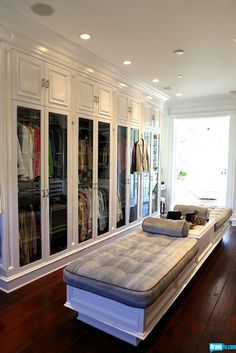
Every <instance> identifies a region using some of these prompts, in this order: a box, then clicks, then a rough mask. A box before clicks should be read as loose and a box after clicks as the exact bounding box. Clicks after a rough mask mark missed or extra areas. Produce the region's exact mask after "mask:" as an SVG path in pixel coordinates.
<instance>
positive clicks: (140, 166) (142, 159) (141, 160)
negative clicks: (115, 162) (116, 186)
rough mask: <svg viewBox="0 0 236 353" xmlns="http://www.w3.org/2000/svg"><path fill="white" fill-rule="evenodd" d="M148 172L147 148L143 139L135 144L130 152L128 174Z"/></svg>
mask: <svg viewBox="0 0 236 353" xmlns="http://www.w3.org/2000/svg"><path fill="white" fill-rule="evenodd" d="M149 171H150V163H149V155H148V148H147V145H146V143H145V141H144V139H143V138H142V139H140V140H139V141H137V142H135V144H134V147H133V150H132V159H131V168H130V173H131V174H133V173H134V172H136V173H142V172H149Z"/></svg>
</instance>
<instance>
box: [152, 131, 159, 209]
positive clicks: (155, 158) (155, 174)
mask: <svg viewBox="0 0 236 353" xmlns="http://www.w3.org/2000/svg"><path fill="white" fill-rule="evenodd" d="M159 145H160V141H159V135H158V134H153V140H152V181H151V189H152V213H155V212H157V211H158V196H159V195H158V180H159Z"/></svg>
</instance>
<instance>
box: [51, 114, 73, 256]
mask: <svg viewBox="0 0 236 353" xmlns="http://www.w3.org/2000/svg"><path fill="white" fill-rule="evenodd" d="M67 120H68V119H67V116H66V115H62V114H58V113H51V112H50V113H49V116H48V124H49V126H48V137H49V138H48V174H49V175H48V179H49V181H48V184H49V230H50V232H49V234H50V255H52V254H55V253H58V252H60V251H62V250H65V249H66V248H67V230H68V222H67V196H68V193H67V184H68V177H67V170H68V168H67ZM46 193H47V192H46ZM46 196H48V195H46Z"/></svg>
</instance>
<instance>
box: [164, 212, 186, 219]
mask: <svg viewBox="0 0 236 353" xmlns="http://www.w3.org/2000/svg"><path fill="white" fill-rule="evenodd" d="M181 216H182V212H181V211H168V213H167V216H166V218H167V219H173V220H178V219H181Z"/></svg>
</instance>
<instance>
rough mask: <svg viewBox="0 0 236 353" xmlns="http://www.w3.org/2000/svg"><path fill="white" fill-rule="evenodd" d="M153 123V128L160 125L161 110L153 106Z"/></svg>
mask: <svg viewBox="0 0 236 353" xmlns="http://www.w3.org/2000/svg"><path fill="white" fill-rule="evenodd" d="M153 117H154V118H153V124H152V126H153V127H155V128H160V127H161V112H160V110H159V109H157V108H154V109H153Z"/></svg>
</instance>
